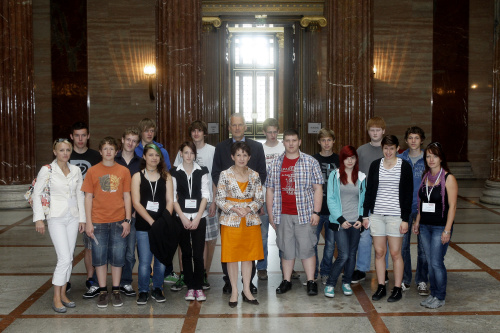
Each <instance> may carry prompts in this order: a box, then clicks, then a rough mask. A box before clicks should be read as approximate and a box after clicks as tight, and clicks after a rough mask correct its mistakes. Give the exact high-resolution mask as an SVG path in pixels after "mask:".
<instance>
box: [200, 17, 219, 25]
mask: <svg viewBox="0 0 500 333" xmlns="http://www.w3.org/2000/svg"><path fill="white" fill-rule="evenodd" d="M201 22H202V23H203V25H212V26H214V27H215V28H220V26H221V25H222V20H221V19H220V18H219V17H218V16H203V17H202V18H201Z"/></svg>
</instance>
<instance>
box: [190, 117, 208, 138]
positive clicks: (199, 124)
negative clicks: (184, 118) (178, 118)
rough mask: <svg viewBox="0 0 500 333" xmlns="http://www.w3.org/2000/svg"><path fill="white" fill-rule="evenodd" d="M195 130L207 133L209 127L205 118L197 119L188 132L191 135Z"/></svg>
mask: <svg viewBox="0 0 500 333" xmlns="http://www.w3.org/2000/svg"><path fill="white" fill-rule="evenodd" d="M194 130H198V131H202V132H203V135H207V132H208V127H207V124H206V123H205V122H204V121H203V120H195V121H193V122H192V123H191V125H189V128H188V132H189V135H191V132H192V131H194Z"/></svg>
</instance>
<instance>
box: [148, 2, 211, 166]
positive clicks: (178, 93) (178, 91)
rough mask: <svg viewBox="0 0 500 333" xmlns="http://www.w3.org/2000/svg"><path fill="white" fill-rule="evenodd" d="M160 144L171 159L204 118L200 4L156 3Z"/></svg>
mask: <svg viewBox="0 0 500 333" xmlns="http://www.w3.org/2000/svg"><path fill="white" fill-rule="evenodd" d="M156 26H157V29H156V68H157V91H158V96H157V97H158V98H157V120H158V138H157V140H158V142H160V143H162V144H163V145H165V147H166V149H167V150H168V152H169V155H170V157H171V158H172V161H171V162H173V158H174V157H175V155H176V152H177V149H178V147H179V145H180V144H181V143H182V142H183V141H185V140H188V139H189V136H190V135H189V133H187V128H188V126H189V123H191V122H192V121H193V120H196V119H198V118H199V117H200V115H201V102H200V101H201V88H200V87H201V69H200V68H201V67H200V54H201V52H200V51H201V30H202V21H201V0H171V1H161V0H159V1H158V2H157V18H156Z"/></svg>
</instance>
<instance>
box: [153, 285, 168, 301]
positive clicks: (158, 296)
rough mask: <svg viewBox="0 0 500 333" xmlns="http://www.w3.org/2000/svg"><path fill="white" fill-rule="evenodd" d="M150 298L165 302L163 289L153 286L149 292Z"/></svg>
mask: <svg viewBox="0 0 500 333" xmlns="http://www.w3.org/2000/svg"><path fill="white" fill-rule="evenodd" d="M151 298H152V299H154V300H155V301H156V303H163V302H165V296H163V291H162V290H161V289H160V288H155V289H154V290H153V291H152V292H151Z"/></svg>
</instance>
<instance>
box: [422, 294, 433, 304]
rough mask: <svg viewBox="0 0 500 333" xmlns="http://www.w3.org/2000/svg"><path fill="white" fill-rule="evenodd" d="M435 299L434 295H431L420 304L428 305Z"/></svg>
mask: <svg viewBox="0 0 500 333" xmlns="http://www.w3.org/2000/svg"><path fill="white" fill-rule="evenodd" d="M433 299H434V296H432V295H430V296H429V297H427V298H426V299H424V300H423V301H422V302H420V305H421V306H427V304H429V303H430V302H432V300H433Z"/></svg>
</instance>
